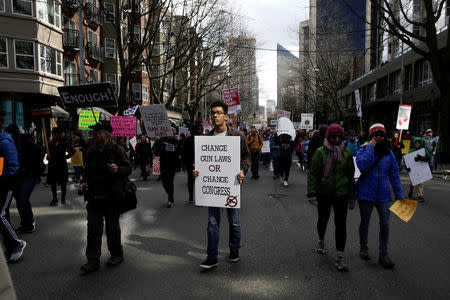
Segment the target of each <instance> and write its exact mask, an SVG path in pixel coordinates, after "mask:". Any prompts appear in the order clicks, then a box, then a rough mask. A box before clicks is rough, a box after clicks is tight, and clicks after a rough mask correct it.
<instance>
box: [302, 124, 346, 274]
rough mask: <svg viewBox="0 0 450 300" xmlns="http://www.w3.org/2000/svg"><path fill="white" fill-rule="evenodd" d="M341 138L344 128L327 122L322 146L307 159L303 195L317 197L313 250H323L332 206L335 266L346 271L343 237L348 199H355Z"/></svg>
mask: <svg viewBox="0 0 450 300" xmlns="http://www.w3.org/2000/svg"><path fill="white" fill-rule="evenodd" d="M343 142H344V129H343V128H342V127H341V126H340V125H338V124H332V125H330V127H328V130H327V134H326V139H325V141H324V144H323V146H322V147H320V148H319V149H317V151H316V152H315V153H314V156H313V158H312V161H311V166H310V172H309V177H308V195H307V197H308V198H309V197H317V210H318V213H319V218H318V221H317V231H318V234H319V246H318V248H317V249H316V252H317V253H318V254H324V253H325V242H324V240H325V231H326V228H327V224H328V219H329V218H330V213H331V208H332V207H333V210H334V224H335V227H336V232H335V239H336V250H337V258H336V267H337V268H338V270H339V271H348V265H347V263H346V262H345V258H344V248H345V242H346V239H347V211H348V207H349V201H350V200H354V199H355V195H354V194H355V192H354V190H355V189H354V179H353V176H354V172H355V166H354V163H353V157H352V154H351V152H350V150H348V149H347V148H346V147H345V144H344V143H343Z"/></svg>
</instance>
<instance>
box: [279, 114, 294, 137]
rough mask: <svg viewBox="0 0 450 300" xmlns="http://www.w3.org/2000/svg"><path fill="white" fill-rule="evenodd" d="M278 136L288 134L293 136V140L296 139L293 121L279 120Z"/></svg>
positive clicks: (283, 118)
mask: <svg viewBox="0 0 450 300" xmlns="http://www.w3.org/2000/svg"><path fill="white" fill-rule="evenodd" d="M277 134H278V136H280V135H282V134H288V135H290V136H291V140H294V139H295V128H294V124H292V122H291V120H289V119H288V118H285V117H282V118H279V119H278V130H277Z"/></svg>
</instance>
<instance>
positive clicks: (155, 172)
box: [153, 157, 161, 175]
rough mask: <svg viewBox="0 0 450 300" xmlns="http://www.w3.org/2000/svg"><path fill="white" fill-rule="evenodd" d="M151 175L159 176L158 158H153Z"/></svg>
mask: <svg viewBox="0 0 450 300" xmlns="http://www.w3.org/2000/svg"><path fill="white" fill-rule="evenodd" d="M153 175H161V168H160V166H159V157H154V158H153Z"/></svg>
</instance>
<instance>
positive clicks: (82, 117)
mask: <svg viewBox="0 0 450 300" xmlns="http://www.w3.org/2000/svg"><path fill="white" fill-rule="evenodd" d="M94 115H95V117H94ZM99 118H100V112H99V111H94V113H92V111H91V110H81V111H80V114H79V116H78V129H80V130H90V128H89V126H92V125H95V124H96V123H97V122H98V121H99Z"/></svg>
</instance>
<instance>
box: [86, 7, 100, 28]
mask: <svg viewBox="0 0 450 300" xmlns="http://www.w3.org/2000/svg"><path fill="white" fill-rule="evenodd" d="M84 17H85V18H86V20H87V21H88V22H89V23H91V24H93V25H95V26H100V25H101V24H102V18H101V12H100V9H99V8H98V7H97V6H95V5H94V4H92V3H86V5H85V7H84Z"/></svg>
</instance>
